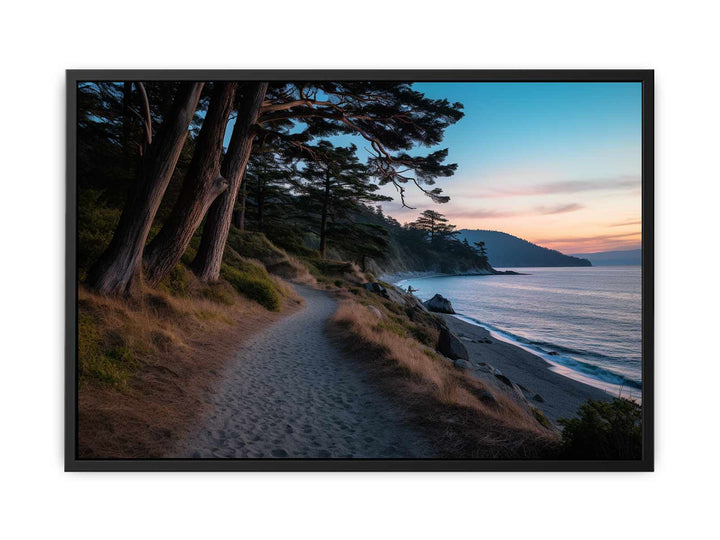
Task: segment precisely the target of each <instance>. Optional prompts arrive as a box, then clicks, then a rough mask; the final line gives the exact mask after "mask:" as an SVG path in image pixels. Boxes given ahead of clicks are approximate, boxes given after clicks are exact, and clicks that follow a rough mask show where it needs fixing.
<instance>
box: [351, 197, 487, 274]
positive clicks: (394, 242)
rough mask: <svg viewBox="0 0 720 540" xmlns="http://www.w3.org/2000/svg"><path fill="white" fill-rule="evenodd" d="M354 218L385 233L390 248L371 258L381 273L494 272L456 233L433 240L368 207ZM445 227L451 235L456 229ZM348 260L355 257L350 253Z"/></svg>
mask: <svg viewBox="0 0 720 540" xmlns="http://www.w3.org/2000/svg"><path fill="white" fill-rule="evenodd" d="M441 217H442V216H441ZM352 219H353V222H354V223H356V224H366V225H368V226H373V227H375V230H378V231H379V230H382V231H384V233H383V236H384V239H382V240H381V241H382V242H383V244H386V246H382V247H380V248H379V251H380V253H377V252H375V253H372V254H370V253H368V255H367V258H368V259H372V260H373V261H374V262H375V263H376V265H377V267H378V269H379V270H383V271H396V270H418V271H433V272H443V273H448V274H453V273H463V272H478V271H480V272H492V271H493V270H492V268H491V267H490V265H489V264H488V263H487V260H486V259H485V258H483V257H482V256H481V255H480V254H479V253H478V252H477V251H476V250H475V249H474V248H472V247H471V246H469V245H466V244H465V243H464V242H461V241H459V240H457V239H456V238H455V237H454V234H438V235H437V236H436V237H435V238H434V240H433V241H431V240H430V235H429V234H428V231H426V230H423V229H418V228H415V227H414V226H413V225H411V224H410V225H404V226H403V225H400V223H398V222H397V220H395V219H393V218H392V217H389V216H385V215H384V214H383V212H382V210H381V209H380V208H379V207H378V208H372V207H367V206H366V207H364V208H363V209H361V210H360V211H358V212H357V213H356V214H354V215H353V218H352ZM445 226H446V227H447V229H446V230H448V231H450V232H452V231H453V230H454V226H453V225H451V224H447V223H445ZM370 241H371V239H370V235H368V236H367V237H366V239H365V240H363V242H360V243H357V242H356V244H355V246H352V245H351V246H348V248H347V249H348V250H349V251H350V252H351V250H352V249H353V248H354V247H355V248H357V247H358V246H359V245H361V244H364V243H366V242H370ZM348 244H352V242H348ZM343 253H344V252H343ZM347 257H348V258H353V257H352V256H351V255H350V254H348V255H347ZM356 260H357V259H356Z"/></svg>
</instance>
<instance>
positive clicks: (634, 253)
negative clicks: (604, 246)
mask: <svg viewBox="0 0 720 540" xmlns="http://www.w3.org/2000/svg"><path fill="white" fill-rule="evenodd" d="M573 257H584V258H585V259H588V260H589V261H590V262H591V263H593V266H629V265H640V264H642V250H641V249H628V250H625V251H603V252H601V253H582V254H578V255H573Z"/></svg>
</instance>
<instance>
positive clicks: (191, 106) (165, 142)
mask: <svg viewBox="0 0 720 540" xmlns="http://www.w3.org/2000/svg"><path fill="white" fill-rule="evenodd" d="M202 88H203V83H183V84H182V85H181V86H180V88H179V89H178V92H177V94H176V96H175V99H174V101H173V104H172V107H171V108H170V111H169V112H168V114H167V117H166V119H165V121H163V123H162V126H161V127H160V131H159V133H158V135H157V137H155V140H154V141H153V142H152V144H151V145H150V147H149V148H148V149H147V152H146V153H145V155H144V156H143V159H142V162H141V165H140V171H139V174H138V178H137V180H136V182H135V185H134V186H133V188H132V190H131V192H130V195H129V196H128V199H127V202H126V204H125V208H124V209H123V212H122V215H121V216H120V222H119V223H118V226H117V229H116V230H115V234H114V235H113V239H112V241H111V242H110V245H109V246H108V248H107V250H105V252H104V253H103V254H102V255H101V256H100V258H99V259H98V261H97V262H96V263H95V265H94V266H93V267H92V268H91V269H90V272H89V274H88V278H87V280H86V285H87V286H88V287H90V288H92V289H95V290H96V291H98V292H100V293H102V294H115V295H129V294H131V293H132V292H134V290H135V289H136V286H137V284H138V280H139V279H138V278H139V276H140V270H141V260H142V252H143V247H144V246H145V242H146V241H147V236H148V232H149V231H150V226H151V225H152V221H153V219H154V218H155V214H156V213H157V210H158V207H159V206H160V202H161V201H162V198H163V195H164V194H165V189H166V188H167V186H168V183H169V182H170V178H171V177H172V174H173V172H174V171H175V166H176V165H177V161H178V158H179V157H180V152H181V151H182V148H183V145H184V144H185V139H186V138H187V134H188V126H189V125H190V121H191V120H192V117H193V115H194V114H195V109H196V107H197V103H198V100H199V99H200V92H201V91H202Z"/></svg>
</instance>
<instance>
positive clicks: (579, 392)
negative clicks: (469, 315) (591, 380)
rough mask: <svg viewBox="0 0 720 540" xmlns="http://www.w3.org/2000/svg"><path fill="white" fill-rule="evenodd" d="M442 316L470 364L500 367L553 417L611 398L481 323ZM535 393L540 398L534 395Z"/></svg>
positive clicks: (564, 415) (532, 401) (565, 415)
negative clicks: (553, 368) (556, 370)
mask: <svg viewBox="0 0 720 540" xmlns="http://www.w3.org/2000/svg"><path fill="white" fill-rule="evenodd" d="M442 317H443V318H444V319H445V321H446V322H447V324H448V326H449V327H450V330H451V331H453V332H454V333H455V334H456V335H457V336H458V337H460V339H461V340H462V341H463V343H464V345H465V346H466V347H467V349H468V352H469V353H470V359H471V364H473V365H477V364H479V363H481V362H485V363H487V364H490V365H491V366H492V367H494V368H496V369H498V370H500V372H501V373H502V374H503V375H505V376H506V377H508V378H509V379H510V380H511V381H512V382H514V383H517V384H519V385H521V386H522V387H524V389H526V390H527V391H524V393H525V395H526V397H528V399H529V400H530V402H531V403H532V404H533V405H534V406H536V407H538V408H539V409H540V410H541V411H542V412H543V413H545V415H546V416H547V417H548V418H550V419H551V420H553V421H557V419H558V418H562V417H571V416H574V415H575V413H576V411H577V409H578V407H579V406H580V405H581V404H582V403H584V402H585V401H586V400H587V399H588V398H590V399H610V398H611V396H610V395H609V394H607V393H605V392H604V391H602V390H600V389H598V388H595V387H593V386H589V385H587V384H583V383H581V382H578V381H575V380H573V379H569V378H568V377H564V376H563V375H559V374H557V373H554V372H553V371H551V370H550V369H549V368H550V364H549V363H548V362H546V361H545V360H543V359H542V358H540V357H539V356H535V355H534V354H531V353H529V352H527V351H525V350H523V349H521V348H519V347H516V346H515V345H512V344H510V343H506V342H504V341H500V340H497V339H495V338H493V337H491V335H490V332H488V331H487V330H485V329H484V328H482V327H480V326H476V325H473V324H470V323H467V322H465V321H462V320H460V319H458V318H456V317H454V316H452V315H442ZM488 341H489V343H488ZM536 394H537V395H539V396H540V397H541V399H542V401H539V400H537V399H533V396H535V395H536Z"/></svg>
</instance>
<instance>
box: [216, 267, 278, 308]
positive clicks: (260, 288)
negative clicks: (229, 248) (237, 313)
mask: <svg viewBox="0 0 720 540" xmlns="http://www.w3.org/2000/svg"><path fill="white" fill-rule="evenodd" d="M220 273H221V275H222V277H223V278H224V279H225V280H226V281H227V282H228V283H230V285H232V286H233V287H234V288H235V290H236V291H237V292H239V293H240V294H243V295H245V296H247V297H248V298H250V299H251V300H255V301H256V302H257V303H259V304H260V305H262V306H264V307H265V308H267V309H269V310H271V311H280V305H281V296H282V295H281V293H280V289H279V287H278V286H277V284H276V283H275V282H274V281H273V279H272V278H271V277H270V275H269V274H268V273H267V271H266V270H265V267H263V266H262V265H260V264H253V263H251V262H250V261H235V262H234V263H233V266H230V265H229V264H223V265H222V268H221V271H220Z"/></svg>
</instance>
